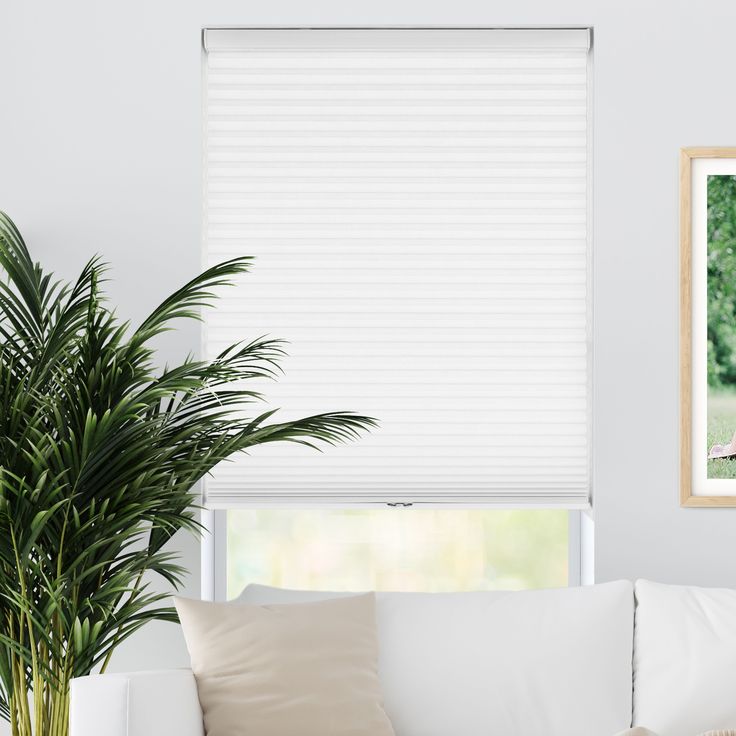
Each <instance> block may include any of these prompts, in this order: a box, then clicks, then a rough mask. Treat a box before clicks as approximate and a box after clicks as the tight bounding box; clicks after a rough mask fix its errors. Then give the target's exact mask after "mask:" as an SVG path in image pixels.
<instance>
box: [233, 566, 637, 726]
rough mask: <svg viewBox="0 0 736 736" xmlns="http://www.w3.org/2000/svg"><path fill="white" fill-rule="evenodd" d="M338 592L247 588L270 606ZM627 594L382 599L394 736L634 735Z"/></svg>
mask: <svg viewBox="0 0 736 736" xmlns="http://www.w3.org/2000/svg"><path fill="white" fill-rule="evenodd" d="M332 595H334V594H329V593H314V592H309V593H307V592H302V591H286V590H279V589H275V588H267V587H264V586H258V585H251V586H248V587H247V588H246V589H245V591H244V592H243V593H242V595H241V596H240V598H239V599H238V600H239V601H240V602H244V603H255V604H273V603H289V602H292V603H296V602H306V601H314V600H320V599H324V598H327V597H332ZM633 600H634V597H633V588H632V585H631V583H629V582H628V581H619V582H614V583H606V584H603V585H595V586H590V587H581V588H563V589H558V590H538V591H522V592H477V593H378V594H377V595H376V620H377V626H378V639H379V647H380V652H379V673H380V676H381V685H382V689H383V694H384V703H385V707H386V711H387V713H388V715H389V717H390V719H391V722H392V724H393V726H394V730H395V732H396V736H487V735H488V734H489V733H498V734H503V735H504V736H537V735H538V736H611V734H614V733H617V732H618V731H621V730H623V729H625V728H628V727H629V726H630V725H631V678H632V672H631V648H632V644H631V643H632V635H633V631H632V629H633Z"/></svg>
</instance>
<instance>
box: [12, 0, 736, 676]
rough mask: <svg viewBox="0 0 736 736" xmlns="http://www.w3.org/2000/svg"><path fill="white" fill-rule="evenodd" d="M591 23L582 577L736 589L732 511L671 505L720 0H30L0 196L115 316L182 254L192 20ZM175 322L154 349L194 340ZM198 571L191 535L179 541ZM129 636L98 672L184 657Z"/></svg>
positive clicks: (189, 154)
mask: <svg viewBox="0 0 736 736" xmlns="http://www.w3.org/2000/svg"><path fill="white" fill-rule="evenodd" d="M214 24H240V25H264V24H273V25H307V26H308V25H335V26H340V25H352V26H356V25H400V24H408V25H431V24H436V25H468V26H473V25H489V26H495V25H545V24H546V25H591V26H594V28H595V284H594V287H595V307H596V312H595V324H596V366H595V412H596V419H595V429H596V436H595V443H596V445H595V504H596V510H595V515H596V544H595V551H596V560H595V569H596V577H597V579H598V580H599V581H604V580H610V579H613V578H619V577H630V578H634V577H639V576H643V577H649V578H654V579H657V580H662V581H667V582H687V583H701V584H704V585H736V559H735V558H734V555H733V552H734V548H735V546H736V545H735V544H734V539H735V538H736V534H735V532H736V510H698V509H691V510H683V509H680V508H679V506H678V500H677V487H678V459H677V457H678V432H677V416H678V403H677V402H678V391H677V381H678V368H677V364H678V344H677V318H678V317H677V299H678V293H677V209H678V200H677V196H678V195H677V164H678V149H679V147H680V146H685V145H736V96H735V95H734V94H733V89H732V77H733V48H734V45H733V37H734V32H735V31H736V8H735V7H734V5H733V1H732V0H700V2H698V3H695V2H686V1H685V0H679V1H674V2H673V1H672V0H670V1H667V2H666V1H665V0H660V2H654V1H653V0H648V1H646V0H645V1H641V0H639V1H637V2H628V3H627V2H617V3H614V2H610V0H609V1H606V0H557V1H556V2H555V1H554V0H514V2H489V1H488V0H453V2H440V1H439V0H438V1H435V2H431V1H428V0H372V1H371V2H370V3H356V2H350V1H349V0H310V2H308V3H307V2H303V1H300V0H270V1H269V2H252V1H251V2H247V1H246V2H243V1H242V0H241V2H227V1H225V0H209V1H208V2H205V1H204V0H179V1H178V2H172V1H171V0H169V1H168V2H166V1H164V0H158V1H157V2H151V1H150V0H129V1H128V2H125V3H118V4H109V3H99V2H92V1H91V0H72V1H71V2H66V3H57V2H51V1H50V0H36V1H35V2H33V3H21V2H16V3H6V4H5V5H4V6H3V8H2V10H1V11H0V69H2V75H3V79H2V86H1V89H2V98H1V99H2V102H1V103H0V104H1V105H2V108H1V113H2V114H0V147H1V150H2V155H1V156H0V208H2V209H4V210H6V211H7V212H8V213H10V215H11V216H12V217H13V218H14V219H15V220H16V221H17V223H18V224H19V225H20V227H21V229H22V231H23V233H24V234H25V236H26V238H27V240H28V241H29V243H30V245H31V247H32V249H33V252H34V255H35V256H37V257H38V258H39V259H41V260H42V261H43V262H44V263H45V264H46V265H47V266H50V267H53V268H55V269H57V270H58V271H59V272H60V273H61V274H64V275H66V276H71V275H72V274H73V273H75V272H76V270H77V269H78V268H79V267H80V265H81V264H82V262H83V261H84V260H85V259H86V258H88V257H89V256H90V255H92V254H93V253H96V252H99V253H102V254H103V255H104V256H105V258H106V259H107V260H109V261H110V262H111V263H112V264H114V271H113V274H112V275H113V277H114V281H113V282H112V283H111V284H110V285H109V291H110V294H111V296H112V298H113V300H114V302H115V303H117V304H118V305H119V311H120V313H121V314H122V315H125V316H129V317H131V318H132V319H133V320H134V321H135V320H138V319H140V318H141V317H142V316H143V315H144V314H145V312H146V310H147V309H149V308H150V307H152V306H154V304H155V303H156V302H157V301H158V300H159V299H160V298H161V296H163V295H164V294H165V293H167V292H168V291H169V290H171V289H172V288H174V287H175V286H176V285H178V284H179V283H181V282H182V281H183V280H184V279H186V278H187V277H190V276H191V275H193V274H194V273H195V272H196V271H197V269H198V267H199V220H200V49H199V36H200V29H201V27H202V26H205V25H214ZM197 344H198V333H197V330H196V328H193V327H192V326H187V327H186V328H185V329H182V330H181V331H180V332H178V333H176V334H175V335H173V336H171V337H170V338H169V339H168V340H167V341H166V342H165V344H164V346H163V348H164V357H167V356H168V357H174V356H181V355H182V354H183V353H185V352H187V351H189V350H192V349H196V347H197ZM182 545H183V548H184V551H185V561H186V563H187V564H188V565H189V566H190V567H191V568H192V570H193V571H195V572H194V573H193V575H192V579H191V581H190V585H189V587H188V589H187V591H186V592H187V593H189V594H192V595H196V594H197V592H198V589H199V588H198V572H197V568H198V565H199V557H198V546H197V544H196V543H195V542H192V541H190V540H182ZM185 661H186V654H185V651H184V648H183V642H182V640H181V637H180V635H179V633H178V631H176V629H175V628H174V627H172V626H167V625H165V624H161V625H160V626H158V627H151V628H150V629H148V630H147V631H145V632H143V633H142V634H141V635H140V636H139V637H138V639H136V640H134V641H132V642H131V643H130V644H129V645H128V646H127V647H126V648H125V649H123V650H122V651H121V652H120V654H119V656H117V657H116V658H115V659H114V660H113V668H117V669H122V668H126V667H137V668H146V667H155V666H169V665H174V666H176V665H181V664H182V663H183V662H185Z"/></svg>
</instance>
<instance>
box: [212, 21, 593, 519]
mask: <svg viewBox="0 0 736 736" xmlns="http://www.w3.org/2000/svg"><path fill="white" fill-rule="evenodd" d="M314 33H319V32H318V31H315V32H314ZM376 33H380V32H379V31H376ZM536 33H538V32H536ZM549 33H552V34H553V33H555V32H554V31H550V32H549ZM332 38H335V35H334V33H333V34H332ZM396 38H397V37H395V36H394V37H393V39H394V41H393V42H392V44H389V45H388V46H386V47H381V45H380V44H377V46H376V48H365V47H361V46H358V47H356V48H354V49H351V48H350V47H349V45H347V44H346V43H339V44H337V43H326V44H325V45H324V46H323V47H320V46H319V43H318V40H317V41H312V42H311V43H310V44H308V45H306V46H305V47H304V48H301V47H296V48H294V49H289V48H288V46H285V47H282V46H280V47H278V48H270V47H269V46H268V44H267V43H265V42H264V43H262V44H256V46H255V47H254V48H247V47H245V48H241V49H237V50H225V51H217V50H210V51H209V53H208V54H207V69H206V118H205V141H206V144H205V169H206V182H205V240H206V258H207V261H208V263H209V264H214V263H216V262H219V261H222V260H225V259H227V258H232V257H234V256H237V255H254V256H256V257H257V258H256V261H255V264H254V269H253V272H252V273H251V274H249V275H247V276H246V277H244V278H243V279H242V281H240V282H239V283H238V285H237V287H236V288H233V289H229V290H227V291H225V292H224V293H223V298H222V299H221V300H220V301H219V302H218V305H217V308H216V309H214V310H211V311H210V312H208V313H207V315H206V352H207V354H208V356H209V357H213V356H215V355H216V354H218V353H219V352H220V351H222V350H223V349H224V348H225V347H226V346H227V345H229V344H231V343H233V342H236V341H238V340H242V339H249V338H252V337H254V336H258V335H263V334H270V335H274V336H277V337H282V338H285V339H286V340H288V341H289V345H288V353H289V356H288V358H286V359H285V360H284V361H283V368H284V369H285V374H284V375H283V376H281V377H279V379H278V381H277V382H262V383H260V384H258V385H257V386H256V388H258V389H260V390H262V391H263V392H264V393H265V394H266V395H267V396H268V398H269V403H270V404H271V405H273V406H275V407H283V409H282V411H281V412H279V415H280V416H283V417H284V418H295V417H297V416H304V415H308V414H313V413H318V412H323V411H336V410H354V411H357V412H360V413H362V414H368V415H370V416H373V417H376V418H377V419H378V420H379V421H380V426H379V428H377V429H376V430H374V431H373V432H371V433H370V434H369V435H368V436H366V437H365V438H363V439H362V440H360V441H359V442H356V443H351V444H347V445H343V446H339V447H335V448H330V449H329V450H327V451H326V452H325V453H315V452H314V451H312V450H310V449H308V448H305V447H299V446H296V445H271V446H266V447H259V448H256V449H255V450H254V451H253V452H252V453H251V454H250V455H249V456H247V457H241V458H238V459H236V460H235V461H234V462H231V463H224V464H222V465H221V466H220V467H218V468H217V469H216V472H215V473H214V476H213V478H212V479H210V480H209V481H208V483H207V499H208V501H209V502H210V503H212V504H213V505H217V504H222V505H231V504H233V503H237V502H238V501H240V500H247V501H256V502H269V501H274V500H275V501H278V500H289V499H294V498H296V499H300V498H311V499H313V500H317V501H325V500H326V501H330V500H340V501H365V500H375V501H421V500H424V501H458V502H473V501H478V502H483V503H486V502H498V503H501V504H508V503H512V504H524V503H530V504H543V505H555V504H563V505H583V504H585V503H586V502H587V499H588V493H589V485H590V478H589V452H590V448H589V408H590V407H589V400H590V397H589V380H588V374H589V371H588V366H589V349H588V344H589V339H588V330H589V318H588V311H589V310H588V304H589V293H588V290H589V279H588V273H589V264H588V261H589V256H588V245H587V233H588V214H587V201H588V186H587V182H588V161H587V150H588V145H587V144H588V141H587V137H588V113H587V111H588V105H587V74H588V72H587V67H588V60H587V50H586V49H585V48H580V47H569V48H566V47H557V46H555V44H551V45H550V48H540V47H539V46H538V45H535V46H532V47H530V48H525V47H524V45H523V43H517V44H515V45H514V46H513V47H504V46H503V45H501V46H499V47H496V46H494V44H493V40H492V37H491V36H489V40H488V45H487V46H485V47H484V46H482V45H474V46H472V47H471V48H466V47H464V46H462V45H457V46H456V47H452V44H449V43H448V44H446V45H445V46H443V47H442V48H440V49H438V50H437V51H433V50H432V49H428V48H422V47H419V48H413V47H412V46H411V45H407V47H406V48H402V47H401V44H400V43H399V42H398V41H396ZM535 43H536V42H535Z"/></svg>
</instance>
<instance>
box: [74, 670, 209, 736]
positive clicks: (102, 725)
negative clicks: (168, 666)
mask: <svg viewBox="0 0 736 736" xmlns="http://www.w3.org/2000/svg"><path fill="white" fill-rule="evenodd" d="M70 727H71V730H70V736H204V726H203V724H202V711H201V709H200V707H199V698H198V697H197V686H196V683H195V681H194V675H193V674H192V672H191V670H160V671H152V672H127V673H123V674H109V675H90V676H89V677H79V678H77V679H75V680H73V681H72V686H71V704H70Z"/></svg>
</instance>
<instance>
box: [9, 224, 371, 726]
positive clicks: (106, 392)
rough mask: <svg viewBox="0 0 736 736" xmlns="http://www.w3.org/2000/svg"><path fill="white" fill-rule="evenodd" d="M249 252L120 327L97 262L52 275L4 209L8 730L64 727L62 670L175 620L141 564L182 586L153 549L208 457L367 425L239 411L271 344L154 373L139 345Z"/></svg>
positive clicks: (349, 416) (358, 419)
mask: <svg viewBox="0 0 736 736" xmlns="http://www.w3.org/2000/svg"><path fill="white" fill-rule="evenodd" d="M250 263H251V261H250V259H249V258H235V259H233V260H230V261H227V262H225V263H222V264H220V265H218V266H215V267H214V268H211V269H209V270H207V271H206V272H204V273H203V274H202V275H200V276H198V277H197V278H195V279H193V280H192V281H190V282H189V283H188V284H186V285H185V286H183V287H182V288H181V289H179V290H178V291H176V292H175V293H174V294H172V295H171V296H170V297H169V298H168V299H165V300H164V301H163V302H162V303H161V304H160V306H159V307H158V308H156V309H155V310H154V311H153V312H152V314H151V315H150V316H149V317H148V318H147V319H145V320H144V321H143V323H142V324H141V325H140V326H139V327H138V328H137V329H131V328H130V327H129V325H128V324H127V323H121V322H120V321H119V320H118V319H117V317H116V316H115V314H114V312H113V311H111V310H110V309H109V308H108V307H107V306H106V305H105V301H104V299H103V298H102V296H101V293H100V284H101V281H102V276H103V273H104V270H105V267H104V265H103V264H102V263H101V262H100V261H99V260H97V259H93V260H91V261H90V262H89V263H87V265H86V266H85V267H84V269H83V271H82V273H81V274H80V276H79V278H78V279H77V280H76V282H74V283H70V284H62V283H61V282H59V281H55V280H54V279H53V278H52V276H51V275H50V274H47V273H44V271H43V270H42V269H41V267H40V266H39V265H38V264H34V263H33V262H32V261H31V258H30V256H29V253H28V250H27V248H26V246H25V244H24V242H23V239H22V238H21V235H20V233H19V232H18V230H17V228H16V227H15V226H14V225H13V223H12V222H11V221H10V219H9V218H8V217H7V216H5V215H3V214H2V213H0V267H1V268H2V269H3V270H4V271H5V273H6V275H7V279H6V280H0V340H1V341H2V342H1V343H0V714H1V715H2V716H3V717H4V718H5V719H7V720H9V721H10V724H11V729H12V734H13V736H31V733H32V732H33V733H35V734H36V736H65V735H66V734H67V733H68V714H69V709H68V702H69V699H68V692H69V682H70V680H71V678H73V677H78V676H81V675H85V674H88V673H89V672H90V671H91V670H93V668H96V667H99V668H100V669H102V670H103V671H104V669H105V667H106V666H107V664H108V662H109V661H110V655H111V654H112V652H113V650H114V649H115V647H116V646H118V645H119V644H120V643H121V642H123V641H124V640H125V639H127V638H128V637H129V636H131V635H132V634H133V633H135V632H136V631H137V630H138V629H139V628H141V626H144V625H145V624H146V623H147V622H149V621H151V620H154V619H157V620H166V621H176V615H175V612H174V611H173V609H172V608H171V607H169V606H168V605H166V601H165V598H166V595H165V594H163V593H156V592H153V591H152V590H151V589H150V588H149V586H148V583H147V582H146V581H147V577H148V576H147V575H146V577H144V575H145V574H146V573H155V574H158V575H160V576H161V577H162V578H164V579H165V580H166V581H167V582H168V583H169V584H170V585H171V586H172V587H173V588H177V587H178V586H179V585H180V583H181V579H182V574H183V572H184V571H183V570H182V568H181V567H180V566H179V565H178V564H177V556H176V554H175V553H172V552H170V551H167V549H166V548H165V545H166V542H167V541H168V540H170V539H171V537H172V536H173V535H174V534H175V533H176V532H177V531H179V530H182V529H184V530H188V531H192V532H196V531H198V526H199V525H198V522H197V520H196V508H195V506H194V502H195V498H194V496H193V492H192V488H193V486H195V484H196V483H197V481H199V480H200V479H201V478H202V477H203V476H204V475H205V474H207V473H208V472H209V471H210V470H211V469H212V468H213V467H214V466H215V465H217V464H218V463H219V462H220V461H221V460H224V459H225V458H227V457H229V456H231V455H232V454H233V453H236V452H239V451H242V450H247V449H248V448H250V447H253V446H255V445H259V444H262V443H265V442H278V441H291V442H300V443H306V444H308V445H313V446H316V445H318V444H320V443H336V442H341V441H345V440H350V439H354V438H356V437H357V436H358V435H359V433H360V432H361V431H362V430H365V429H368V428H369V427H371V426H373V424H374V422H373V420H372V419H370V418H368V417H363V416H360V415H357V414H353V413H350V412H340V413H328V414H320V415H317V416H311V417H306V418H304V419H299V420H296V421H289V422H276V421H274V419H273V414H274V412H273V411H265V412H254V413H253V415H252V416H250V417H248V418H243V414H244V413H246V412H244V411H243V408H244V407H248V406H252V405H254V404H255V403H256V402H259V401H261V396H260V395H259V394H258V393H256V392H254V391H251V390H248V388H246V386H247V382H248V380H249V379H254V378H264V377H273V376H274V375H275V374H276V371H277V370H278V360H279V358H280V357H281V356H282V355H283V346H282V344H281V343H280V342H279V341H278V340H272V339H268V338H259V339H256V340H253V341H251V342H246V343H243V344H239V345H233V346H232V347H230V348H228V349H227V350H225V351H224V352H223V353H222V354H221V355H219V356H218V357H217V358H216V359H214V360H212V361H204V360H195V359H192V358H189V359H187V360H185V361H184V362H183V363H182V364H181V365H176V366H174V367H167V368H163V369H160V370H158V369H156V367H155V362H154V358H155V354H154V351H153V349H152V347H151V341H152V340H154V338H156V336H157V335H159V334H160V333H162V332H163V331H165V330H169V329H171V328H172V321H174V320H176V319H180V318H184V319H197V318H198V314H199V311H200V309H201V308H203V307H206V306H209V305H211V303H212V301H213V299H214V294H213V290H215V289H216V288H217V287H221V286H225V285H227V284H228V283H230V282H231V280H232V278H233V277H234V276H236V275H237V274H240V273H243V272H246V271H247V270H248V268H249V266H250ZM31 694H32V695H31Z"/></svg>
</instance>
